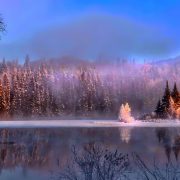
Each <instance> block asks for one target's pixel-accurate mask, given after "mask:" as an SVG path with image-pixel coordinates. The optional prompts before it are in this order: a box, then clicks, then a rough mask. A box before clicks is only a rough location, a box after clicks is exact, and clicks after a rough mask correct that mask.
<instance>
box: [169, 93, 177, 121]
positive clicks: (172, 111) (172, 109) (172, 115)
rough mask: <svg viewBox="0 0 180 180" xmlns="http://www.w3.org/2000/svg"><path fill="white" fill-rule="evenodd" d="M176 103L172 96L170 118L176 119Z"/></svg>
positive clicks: (170, 99)
mask: <svg viewBox="0 0 180 180" xmlns="http://www.w3.org/2000/svg"><path fill="white" fill-rule="evenodd" d="M175 105H176V104H175V102H174V100H173V98H172V97H171V96H170V98H169V118H176V108H175Z"/></svg>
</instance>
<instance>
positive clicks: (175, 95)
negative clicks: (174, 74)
mask: <svg viewBox="0 0 180 180" xmlns="http://www.w3.org/2000/svg"><path fill="white" fill-rule="evenodd" d="M171 96H172V98H173V100H174V102H175V103H177V102H178V101H179V99H180V96H179V92H178V89H177V86H176V83H174V88H173V91H172V93H171Z"/></svg>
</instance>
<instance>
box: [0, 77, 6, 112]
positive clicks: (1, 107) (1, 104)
mask: <svg viewBox="0 0 180 180" xmlns="http://www.w3.org/2000/svg"><path fill="white" fill-rule="evenodd" d="M4 100H5V99H4V93H3V86H2V82H1V79H0V116H3V115H4V111H5V101H4Z"/></svg>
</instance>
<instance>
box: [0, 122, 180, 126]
mask: <svg viewBox="0 0 180 180" xmlns="http://www.w3.org/2000/svg"><path fill="white" fill-rule="evenodd" d="M58 127H66V128H68V127H69V128H72V127H84V128H86V127H87V128H88V127H90V128H96V127H180V121H177V120H162V121H158V122H142V121H134V122H132V123H123V122H118V121H115V120H36V121H35V120H33V121H32V120H31V121H0V128H58Z"/></svg>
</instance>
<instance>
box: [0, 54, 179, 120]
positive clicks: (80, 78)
mask: <svg viewBox="0 0 180 180" xmlns="http://www.w3.org/2000/svg"><path fill="white" fill-rule="evenodd" d="M179 68H180V66H179V64H172V63H171V64H169V65H168V66H167V65H163V64H162V65H158V66H157V65H155V64H154V65H153V64H136V63H134V62H133V63H132V62H129V61H124V60H122V61H118V62H116V63H114V62H113V63H110V62H98V61H94V62H88V61H81V60H77V59H76V60H74V59H73V58H68V57H63V58H60V59H49V60H44V59H42V60H37V61H30V58H29V57H28V56H27V57H26V58H25V62H24V63H23V64H22V63H18V61H17V60H14V61H5V60H3V61H2V62H1V63H0V117H1V118H16V117H28V118H37V117H55V116H66V115H72V117H74V116H86V117H93V115H95V116H96V117H97V116H99V115H101V116H103V117H105V116H111V117H116V118H117V115H118V111H119V107H120V105H121V104H123V103H124V102H128V103H129V104H130V105H131V107H132V109H133V113H136V112H140V113H142V112H149V111H153V109H154V106H155V104H156V101H157V98H158V97H160V96H161V94H162V93H163V92H162V87H163V84H164V81H165V79H168V80H169V82H173V81H175V80H176V81H177V82H178V78H179V72H180V71H179ZM169 72H171V73H169ZM133 116H134V114H133Z"/></svg>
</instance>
